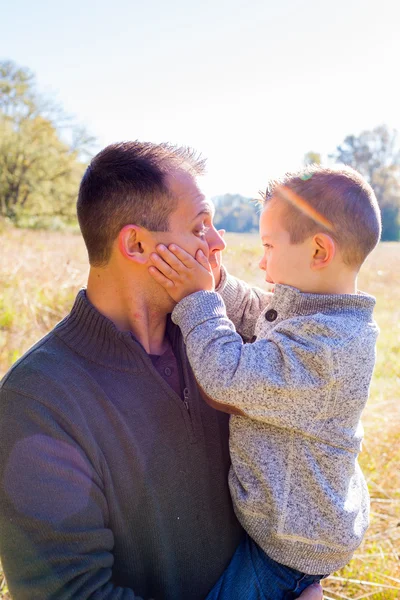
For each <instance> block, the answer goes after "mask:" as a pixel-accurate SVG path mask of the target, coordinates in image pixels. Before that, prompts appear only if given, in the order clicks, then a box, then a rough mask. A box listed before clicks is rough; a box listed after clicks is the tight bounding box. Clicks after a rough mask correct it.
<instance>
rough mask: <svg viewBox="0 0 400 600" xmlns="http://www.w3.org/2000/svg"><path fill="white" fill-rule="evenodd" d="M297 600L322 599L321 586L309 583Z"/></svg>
mask: <svg viewBox="0 0 400 600" xmlns="http://www.w3.org/2000/svg"><path fill="white" fill-rule="evenodd" d="M299 600H323V590H322V586H321V585H320V584H318V583H314V584H313V585H310V586H309V587H308V588H306V589H305V590H304V592H302V593H301V594H300V596H299Z"/></svg>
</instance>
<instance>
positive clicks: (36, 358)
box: [0, 329, 79, 395]
mask: <svg viewBox="0 0 400 600" xmlns="http://www.w3.org/2000/svg"><path fill="white" fill-rule="evenodd" d="M54 331H55V330H54V329H53V330H52V331H50V332H49V333H48V334H47V335H45V336H44V337H43V338H42V339H40V340H39V341H38V342H36V343H35V344H34V345H33V346H32V347H31V348H29V350H27V351H26V352H25V354H23V356H21V358H19V359H18V360H17V361H16V362H15V363H14V364H13V365H12V366H11V368H10V369H9V371H8V372H7V373H6V374H5V375H4V377H3V379H2V380H1V381H0V394H1V392H2V390H4V389H9V390H14V391H18V392H21V393H24V394H26V395H36V394H37V392H38V391H39V390H40V392H41V393H43V392H44V391H46V390H48V389H49V386H50V385H51V384H53V385H55V384H56V383H57V382H59V384H62V383H63V382H64V381H65V380H66V378H70V377H71V376H72V377H73V371H74V367H75V369H76V370H78V369H79V356H78V355H76V354H75V353H74V352H73V350H72V349H71V348H69V347H68V346H67V345H66V344H64V343H63V342H62V340H60V338H59V337H58V336H57V335H56V334H55V332H54Z"/></svg>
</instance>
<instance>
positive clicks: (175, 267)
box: [149, 244, 214, 302]
mask: <svg viewBox="0 0 400 600" xmlns="http://www.w3.org/2000/svg"><path fill="white" fill-rule="evenodd" d="M156 250H157V252H158V254H156V253H155V252H153V253H152V254H151V255H150V260H151V262H152V263H153V265H154V266H151V267H149V272H150V274H151V276H152V277H154V279H155V280H156V281H157V282H158V283H159V284H160V285H162V286H163V288H164V289H165V290H166V291H167V292H168V294H169V295H170V296H171V298H172V299H173V300H175V302H179V301H180V300H182V298H185V297H186V296H189V295H190V294H194V293H195V292H200V291H201V290H209V291H213V290H214V277H213V274H212V270H211V266H210V263H209V262H208V259H207V257H206V256H205V255H204V253H203V252H202V251H201V250H198V251H197V253H196V258H193V256H191V255H190V254H188V252H185V250H182V248H179V246H176V244H170V245H169V246H168V248H166V247H165V246H164V245H163V244H159V245H158V246H157V248H156Z"/></svg>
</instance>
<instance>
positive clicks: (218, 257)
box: [211, 229, 225, 288]
mask: <svg viewBox="0 0 400 600" xmlns="http://www.w3.org/2000/svg"><path fill="white" fill-rule="evenodd" d="M218 233H219V235H220V236H221V237H222V238H223V237H224V235H225V229H219V230H218ZM213 256H214V258H215V263H211V268H212V272H213V275H214V281H215V287H216V288H217V287H218V286H219V284H220V282H221V264H222V252H221V250H218V252H215V254H214V255H213Z"/></svg>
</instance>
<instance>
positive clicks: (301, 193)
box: [262, 165, 381, 268]
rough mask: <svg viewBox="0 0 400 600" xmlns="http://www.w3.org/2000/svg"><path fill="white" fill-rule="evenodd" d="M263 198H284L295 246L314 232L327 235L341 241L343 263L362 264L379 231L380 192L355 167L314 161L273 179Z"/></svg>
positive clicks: (291, 239) (339, 246)
mask: <svg viewBox="0 0 400 600" xmlns="http://www.w3.org/2000/svg"><path fill="white" fill-rule="evenodd" d="M262 196H263V201H264V204H265V203H266V202H269V201H271V199H274V201H275V199H277V200H279V201H281V200H283V201H284V202H285V210H284V213H283V214H284V217H283V218H284V227H285V229H286V230H287V231H288V232H289V235H290V241H291V243H293V244H298V243H301V242H304V241H305V240H306V239H307V238H308V237H311V236H313V235H315V234H316V233H327V234H329V235H330V236H331V237H332V238H333V239H334V240H335V242H336V243H337V246H338V248H339V249H340V251H341V254H342V257H343V261H344V263H345V264H347V265H348V266H351V267H355V268H359V267H360V266H361V264H362V263H363V262H364V260H365V259H366V257H367V256H368V254H369V253H370V252H371V250H373V249H374V248H375V246H376V245H377V243H378V242H379V239H380V235H381V214H380V210H379V206H378V202H377V199H376V196H375V194H374V191H373V189H372V188H371V186H370V185H369V184H368V183H367V182H366V181H365V179H364V178H363V177H362V176H361V175H360V174H359V173H358V172H357V171H355V170H354V169H352V168H351V167H345V166H342V167H337V168H335V167H333V168H327V167H322V166H320V165H310V166H308V167H306V168H304V169H302V170H301V171H298V172H297V173H287V174H286V175H285V177H283V178H282V179H280V180H274V181H271V182H270V183H269V185H268V187H267V191H266V193H265V194H263V195H262Z"/></svg>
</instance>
